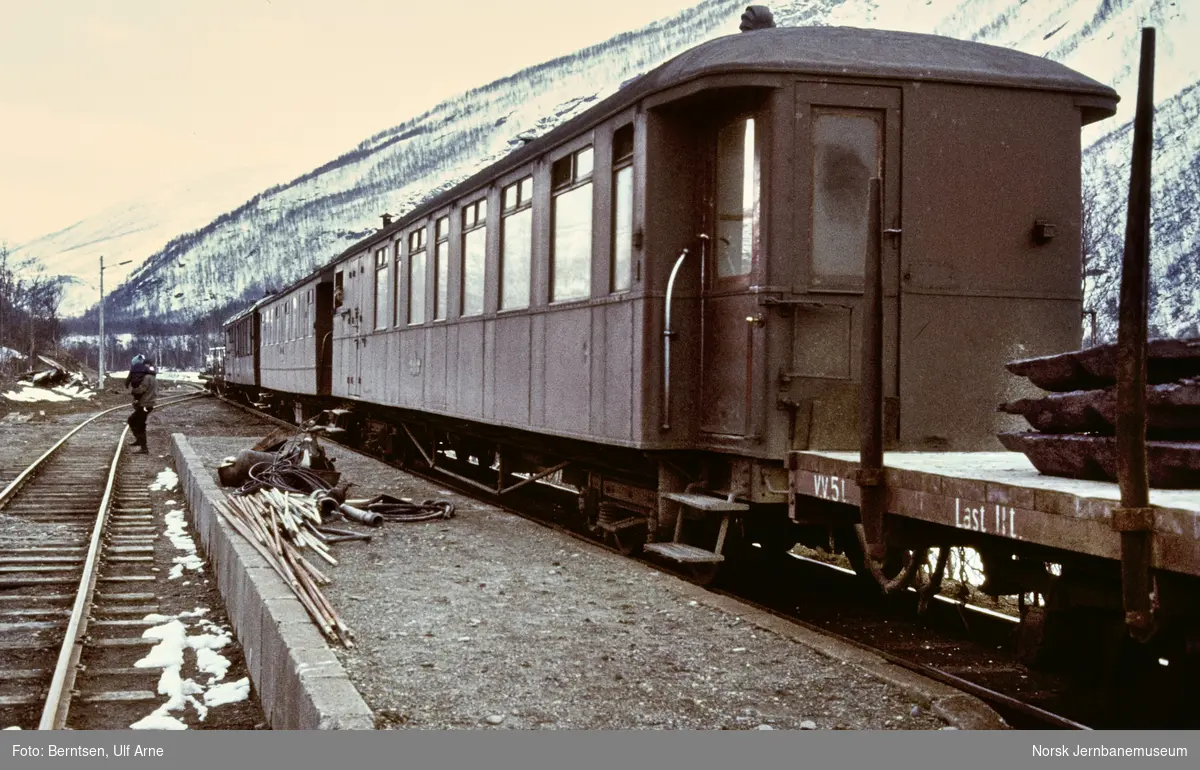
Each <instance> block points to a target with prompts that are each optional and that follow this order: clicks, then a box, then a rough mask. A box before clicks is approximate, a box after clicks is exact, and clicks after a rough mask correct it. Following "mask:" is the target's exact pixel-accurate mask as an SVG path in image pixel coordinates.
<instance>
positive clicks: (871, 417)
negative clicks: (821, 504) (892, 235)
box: [857, 178, 887, 559]
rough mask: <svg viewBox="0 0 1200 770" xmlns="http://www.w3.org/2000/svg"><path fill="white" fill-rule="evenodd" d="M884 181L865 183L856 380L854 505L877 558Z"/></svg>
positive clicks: (882, 492) (880, 547) (881, 499)
mask: <svg viewBox="0 0 1200 770" xmlns="http://www.w3.org/2000/svg"><path fill="white" fill-rule="evenodd" d="M882 189H883V183H882V181H881V180H880V179H878V178H873V179H871V182H870V185H869V186H868V206H869V210H868V222H869V225H868V228H869V229H868V232H867V254H866V270H865V272H864V276H863V303H862V306H863V324H862V328H863V331H862V334H863V336H862V367H861V369H862V371H861V372H860V377H861V384H860V386H859V399H858V404H859V421H858V425H859V445H860V450H859V462H858V466H859V470H858V479H857V481H858V486H859V489H860V491H861V503H860V505H859V511H860V516H861V518H862V527H863V536H864V540H865V545H866V551H867V553H866V556H867V558H868V559H871V558H882V557H883V555H884V553H885V552H886V548H885V546H884V542H883V514H884V508H885V506H886V504H887V500H886V493H887V490H886V489H885V488H884V484H883V265H882V255H883V247H882V243H881V242H880V241H881V238H882V237H883V227H882V221H883V219H882V218H883V206H882V201H881V194H882Z"/></svg>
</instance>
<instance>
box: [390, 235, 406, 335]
mask: <svg viewBox="0 0 1200 770" xmlns="http://www.w3.org/2000/svg"><path fill="white" fill-rule="evenodd" d="M403 243H404V242H403V241H396V245H395V247H394V248H395V252H394V256H393V259H394V260H395V263H396V264H395V269H394V270H393V271H392V275H393V278H392V325H393V326H399V325H400V324H402V323H404V314H403V313H402V312H401V310H400V304H401V303H400V298H401V297H402V296H404V294H403V292H402V291H401V289H400V287H401V285H402V283H403V282H402V281H401V280H400V276H401V275H402V274H403V272H404V261H403V259H401V256H400V254H401V251H400V249H401V246H402V244H403Z"/></svg>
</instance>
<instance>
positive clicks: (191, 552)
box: [151, 484, 204, 580]
mask: <svg viewBox="0 0 1200 770" xmlns="http://www.w3.org/2000/svg"><path fill="white" fill-rule="evenodd" d="M172 486H174V484H172ZM153 488H154V487H151V489H153ZM165 520H166V523H167V531H166V532H165V533H164V534H163V537H166V538H167V539H168V540H170V541H171V544H172V545H174V546H175V548H176V549H177V550H180V551H183V555H181V556H176V557H175V558H174V559H173V561H174V562H175V566H174V567H171V572H170V574H168V575H167V579H168V580H175V579H176V578H179V577H182V576H183V571H184V570H185V569H190V570H192V571H193V572H194V571H196V570H198V569H200V568H201V567H202V566H204V560H203V559H201V558H200V557H199V556H197V555H196V543H195V541H194V540H192V538H191V536H190V535H189V534H188V531H187V522H186V521H185V520H184V518H183V509H182V508H177V509H174V510H172V511H170V512H168V513H167V515H166V517H165Z"/></svg>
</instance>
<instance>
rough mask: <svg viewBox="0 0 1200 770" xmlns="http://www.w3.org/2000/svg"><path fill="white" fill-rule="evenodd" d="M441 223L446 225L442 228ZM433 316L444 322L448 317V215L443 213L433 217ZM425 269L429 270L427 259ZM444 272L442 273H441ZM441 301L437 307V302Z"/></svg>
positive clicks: (433, 319)
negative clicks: (443, 252) (443, 247)
mask: <svg viewBox="0 0 1200 770" xmlns="http://www.w3.org/2000/svg"><path fill="white" fill-rule="evenodd" d="M443 223H444V224H445V226H446V229H445V231H443V230H442V225H443ZM442 246H445V247H446V254H445V260H443V259H442V253H441V252H442ZM430 251H431V253H432V255H433V270H431V271H430V272H432V273H433V318H432V319H431V320H432V321H434V322H435V323H436V322H438V321H442V322H445V321H446V320H447V319H448V318H449V317H450V258H451V257H450V215H449V214H448V213H447V214H443V215H442V216H440V217H434V219H433V248H432V249H431V250H430ZM425 269H426V270H429V263H428V261H427V262H426V264H425ZM443 274H444V275H443ZM439 302H440V303H441V308H440V309H439V307H438V304H439Z"/></svg>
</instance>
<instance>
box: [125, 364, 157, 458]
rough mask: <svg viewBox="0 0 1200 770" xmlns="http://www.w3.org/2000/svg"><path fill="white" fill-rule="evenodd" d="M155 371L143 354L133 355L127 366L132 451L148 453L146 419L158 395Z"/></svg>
mask: <svg viewBox="0 0 1200 770" xmlns="http://www.w3.org/2000/svg"><path fill="white" fill-rule="evenodd" d="M155 375H156V372H155V371H154V367H153V365H152V364H151V362H150V361H147V360H146V357H145V356H142V355H137V356H134V357H133V365H132V366H130V367H129V376H128V377H126V378H125V387H127V388H129V392H130V394H131V395H132V396H133V414H131V415H129V420H128V423H129V430H130V431H131V432H132V433H133V444H131V446H133V447H134V450H133V451H134V452H137V453H139V454H149V452H150V448H149V447H148V446H147V444H146V419H147V418H148V417H149V416H150V413H151V412H152V411H154V402H155V399H156V398H157V396H158V381H157V378H156V376H155Z"/></svg>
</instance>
